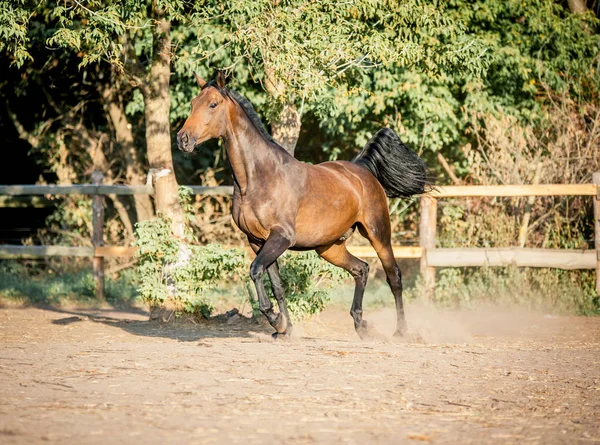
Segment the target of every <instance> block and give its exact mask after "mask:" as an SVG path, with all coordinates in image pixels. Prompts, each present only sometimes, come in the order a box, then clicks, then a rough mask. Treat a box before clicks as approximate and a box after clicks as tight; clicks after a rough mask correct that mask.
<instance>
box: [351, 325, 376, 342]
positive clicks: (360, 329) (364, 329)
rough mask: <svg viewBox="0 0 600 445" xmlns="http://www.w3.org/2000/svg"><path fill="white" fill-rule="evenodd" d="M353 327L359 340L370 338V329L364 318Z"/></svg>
mask: <svg viewBox="0 0 600 445" xmlns="http://www.w3.org/2000/svg"><path fill="white" fill-rule="evenodd" d="M354 328H355V329H356V333H357V334H358V336H359V337H360V339H361V340H370V339H371V338H372V332H371V331H372V330H371V328H370V327H369V323H367V322H366V320H361V321H360V323H359V324H357V325H354Z"/></svg>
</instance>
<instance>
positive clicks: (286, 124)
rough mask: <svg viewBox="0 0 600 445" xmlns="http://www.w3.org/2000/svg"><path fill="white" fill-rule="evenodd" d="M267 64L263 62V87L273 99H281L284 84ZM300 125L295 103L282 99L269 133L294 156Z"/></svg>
mask: <svg viewBox="0 0 600 445" xmlns="http://www.w3.org/2000/svg"><path fill="white" fill-rule="evenodd" d="M267 65H268V62H265V73H266V81H265V87H266V89H267V92H268V93H269V94H270V95H271V97H273V98H274V99H275V100H278V101H282V100H283V99H282V98H283V93H284V91H285V85H284V84H283V82H281V80H279V79H278V78H277V76H276V74H275V73H274V72H273V70H271V69H269V68H267ZM301 126H302V122H301V120H300V113H299V112H298V109H297V108H296V105H294V104H293V103H292V102H289V101H283V103H282V108H281V112H280V113H279V116H277V118H274V119H272V120H271V135H272V136H273V139H275V141H276V142H277V143H279V145H281V146H282V147H283V148H285V149H286V150H287V152H288V153H289V154H291V155H292V156H294V150H295V149H296V143H297V142H298V137H299V136H300V127H301Z"/></svg>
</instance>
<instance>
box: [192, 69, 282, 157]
mask: <svg viewBox="0 0 600 445" xmlns="http://www.w3.org/2000/svg"><path fill="white" fill-rule="evenodd" d="M208 87H213V88H216V89H217V91H218V92H219V93H221V95H222V96H223V97H228V98H230V99H232V100H234V101H235V102H237V103H238V104H239V105H240V107H242V110H244V113H246V116H248V119H250V122H252V124H253V125H254V127H255V128H256V129H257V130H258V132H259V133H260V134H261V135H262V137H264V138H265V139H266V140H267V141H268V142H271V143H273V144H277V142H275V140H274V139H273V137H272V136H271V135H270V134H269V132H268V131H267V129H266V128H265V125H264V124H263V122H262V120H261V119H260V116H259V115H258V113H257V112H256V110H255V109H254V107H253V106H252V104H251V103H250V101H249V100H248V99H246V98H245V97H244V96H242V95H241V94H240V93H238V92H237V91H234V90H230V89H229V88H221V87H220V86H219V85H217V81H216V80H211V81H210V82H207V83H206V85H204V86H203V87H202V89H205V88H208ZM277 145H279V144H277Z"/></svg>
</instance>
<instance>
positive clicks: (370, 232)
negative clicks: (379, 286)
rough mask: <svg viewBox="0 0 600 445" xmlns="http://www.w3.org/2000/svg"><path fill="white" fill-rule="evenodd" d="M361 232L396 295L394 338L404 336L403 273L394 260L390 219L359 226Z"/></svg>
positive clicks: (378, 219) (380, 219)
mask: <svg viewBox="0 0 600 445" xmlns="http://www.w3.org/2000/svg"><path fill="white" fill-rule="evenodd" d="M359 231H360V233H361V235H362V236H364V237H365V238H367V239H368V240H369V242H370V243H371V245H372V246H373V249H375V252H376V253H377V256H378V257H379V260H380V261H381V264H382V265H383V270H384V271H385V275H386V277H387V283H388V284H389V286H390V289H391V291H392V294H393V295H394V300H395V302H396V331H395V332H394V336H397V337H401V336H404V334H405V333H406V318H405V316H404V302H403V301H402V272H401V271H400V267H398V263H396V258H394V250H393V249H392V242H391V228H390V221H389V218H377V220H376V222H374V223H373V224H366V225H361V226H359Z"/></svg>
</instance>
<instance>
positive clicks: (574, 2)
mask: <svg viewBox="0 0 600 445" xmlns="http://www.w3.org/2000/svg"><path fill="white" fill-rule="evenodd" d="M567 3H568V5H569V9H570V10H571V12H574V13H580V12H585V11H587V2H586V0H567Z"/></svg>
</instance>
